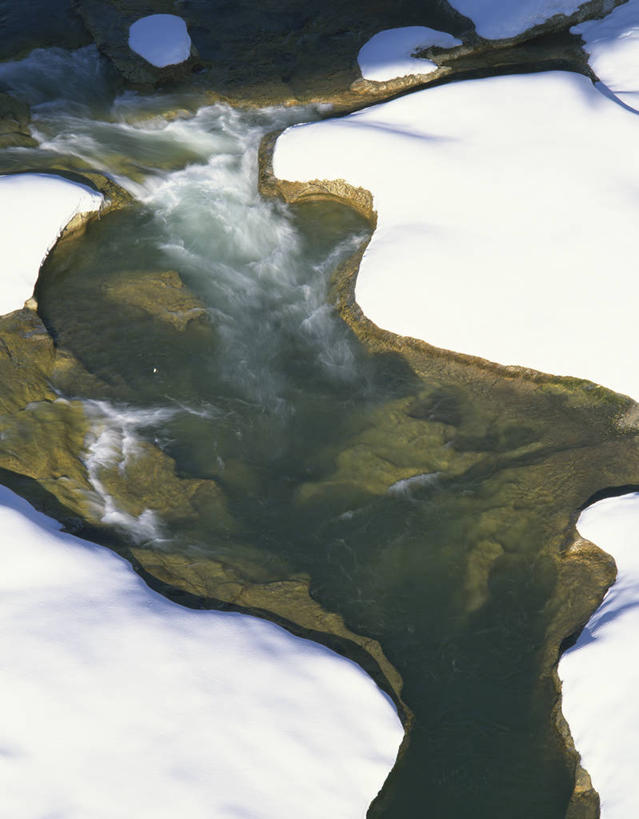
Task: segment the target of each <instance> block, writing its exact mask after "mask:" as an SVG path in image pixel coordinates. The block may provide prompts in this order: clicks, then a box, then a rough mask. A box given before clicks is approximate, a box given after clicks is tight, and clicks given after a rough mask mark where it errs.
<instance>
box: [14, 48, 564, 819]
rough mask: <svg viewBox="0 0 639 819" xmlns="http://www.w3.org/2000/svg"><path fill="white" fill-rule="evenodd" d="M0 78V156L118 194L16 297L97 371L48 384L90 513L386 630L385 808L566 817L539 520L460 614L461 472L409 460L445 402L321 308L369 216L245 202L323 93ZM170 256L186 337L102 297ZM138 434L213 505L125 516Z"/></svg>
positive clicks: (44, 63) (46, 74)
mask: <svg viewBox="0 0 639 819" xmlns="http://www.w3.org/2000/svg"><path fill="white" fill-rule="evenodd" d="M0 85H3V86H5V87H6V89H7V90H9V91H10V92H11V93H13V94H15V95H16V96H19V97H21V98H22V99H25V100H26V101H28V102H29V103H30V105H31V109H32V134H33V136H34V137H35V138H36V139H37V141H38V147H35V148H12V149H8V150H6V151H5V152H4V153H3V158H2V165H1V167H0V172H3V173H6V172H10V171H11V170H17V169H21V170H23V169H31V170H34V171H35V170H37V171H46V170H49V169H55V168H56V167H65V168H67V169H68V170H73V169H74V168H75V169H76V170H77V172H79V173H82V170H83V169H85V168H87V167H92V168H94V169H99V170H101V171H102V172H103V173H105V174H107V175H108V176H110V177H111V178H112V179H114V180H115V181H116V182H117V183H118V184H119V185H121V186H122V187H124V188H125V189H126V190H128V191H129V192H130V193H131V194H132V196H133V197H134V201H133V204H132V205H131V206H129V207H127V208H125V209H124V210H122V211H114V212H111V213H109V214H107V215H106V216H104V217H103V218H102V219H100V220H98V221H95V222H93V223H91V224H90V225H89V226H88V228H87V230H86V232H85V234H84V235H83V237H82V241H81V242H68V243H62V244H61V245H60V246H59V247H58V248H56V249H55V250H54V252H53V253H52V254H51V255H50V257H49V259H48V260H47V262H46V263H45V265H44V267H43V270H42V271H41V276H40V281H39V283H38V287H37V292H36V295H37V298H38V304H39V313H40V315H41V317H42V318H43V320H44V321H45V323H46V325H47V327H48V329H49V330H50V332H51V333H52V335H53V337H54V339H55V340H56V342H57V343H58V344H59V345H60V346H61V347H63V348H65V349H67V350H69V351H70V352H71V353H73V354H74V355H75V357H76V358H77V359H78V360H79V361H80V362H81V364H83V365H84V367H85V368H86V369H87V370H88V371H89V372H90V373H92V374H93V375H95V376H96V377H97V378H96V380H95V381H94V382H92V383H91V385H90V386H86V387H85V388H84V389H82V390H81V391H80V394H77V395H69V396H68V397H73V398H80V399H82V400H83V401H84V402H85V407H86V411H87V417H88V418H89V420H90V423H91V432H90V434H89V436H88V439H87V441H86V452H85V453H84V458H85V463H86V466H87V469H88V473H89V476H90V478H91V481H92V484H93V493H92V496H91V498H90V500H91V502H92V503H94V504H95V505H96V506H97V508H98V509H99V510H100V514H101V517H102V519H103V521H104V522H105V523H108V524H111V525H114V526H115V527H117V528H118V529H119V530H120V531H124V533H125V536H126V537H127V538H128V539H129V540H130V541H131V542H133V543H134V544H139V545H143V546H148V547H152V548H154V549H157V550H160V551H162V550H165V551H171V552H182V553H185V554H188V555H196V556H201V555H205V556H209V557H213V558H219V559H221V560H223V559H224V557H225V556H229V555H238V554H240V555H242V554H244V553H246V555H247V556H248V558H249V560H254V559H255V556H256V555H257V556H258V557H259V560H258V562H259V563H260V567H261V569H260V570H261V575H260V580H261V581H264V580H282V579H287V578H289V577H291V576H299V575H304V576H308V577H310V578H311V595H312V597H313V598H314V599H315V600H317V601H319V602H320V603H321V604H322V605H323V606H324V607H325V608H326V609H328V610H330V611H335V612H339V613H340V614H341V615H342V616H343V618H344V620H345V623H346V625H347V626H348V628H350V629H351V630H352V631H354V632H356V633H358V634H362V635H366V636H368V637H374V638H377V639H379V640H380V642H381V643H382V644H383V645H384V648H385V650H386V651H387V654H388V656H389V659H390V661H391V662H392V663H395V664H396V666H397V667H398V668H400V670H401V674H402V677H403V678H404V682H405V688H404V692H405V695H406V699H407V701H409V702H411V703H417V704H418V706H419V707H420V708H421V709H422V710H421V712H420V714H421V715H420V720H421V721H418V722H417V723H416V729H415V731H414V733H413V739H412V746H411V749H412V753H413V756H412V757H411V758H410V759H409V760H408V762H407V763H406V766H405V769H404V772H403V774H402V775H404V774H405V776H406V782H407V783H408V784H404V785H403V786H402V787H401V789H400V791H399V794H400V797H401V799H400V802H399V805H400V807H399V809H398V812H397V813H396V814H394V815H396V816H400V815H401V816H404V815H405V816H413V815H421V814H419V813H415V810H416V806H418V808H419V810H420V811H421V810H422V809H423V807H424V793H428V801H429V807H430V810H431V813H430V815H432V816H437V817H442V819H443V817H444V816H447V817H448V816H450V817H455V819H461V817H465V816H469V817H470V816H472V817H473V819H488V818H489V817H490V819H498V817H501V816H503V817H506V816H511V815H513V807H512V805H513V804H516V805H517V808H516V811H515V812H516V813H517V816H518V817H519V819H539V817H540V816H544V817H545V819H560V817H563V815H564V812H565V805H566V803H567V800H568V798H569V795H570V788H571V779H570V775H569V773H566V770H565V767H562V766H563V765H564V757H563V746H562V745H561V743H560V742H559V740H558V738H557V736H556V734H554V733H553V731H552V729H551V727H550V726H549V724H548V717H547V715H548V713H549V712H550V704H551V703H552V702H553V697H554V690H551V689H548V690H545V689H544V691H542V693H541V694H540V695H538V692H536V691H533V690H532V687H533V682H531V681H534V680H535V679H536V677H535V674H536V671H537V663H538V655H537V645H538V643H539V640H540V639H541V638H540V634H543V629H544V628H545V622H544V621H542V620H541V619H539V618H538V619H535V617H536V614H534V613H538V612H541V611H542V610H543V605H544V602H545V601H546V600H547V599H548V594H549V592H548V586H549V585H550V580H548V579H547V577H546V575H545V574H544V572H543V571H542V569H540V570H539V572H538V573H537V574H535V573H534V572H533V573H531V572H530V570H529V561H528V555H527V554H526V549H528V548H530V550H531V553H532V550H533V549H537V548H538V543H537V540H535V537H536V533H535V532H534V531H532V532H530V533H525V534H524V535H522V537H521V538H520V539H519V541H518V543H517V546H518V548H519V546H520V544H523V545H521V553H520V552H517V554H516V555H514V556H513V557H512V561H511V562H509V561H505V562H504V566H505V568H504V570H503V572H502V574H499V575H498V576H497V580H496V581H495V582H494V583H493V594H494V595H495V596H494V600H492V601H491V604H490V605H488V606H485V607H484V608H481V606H479V605H478V607H477V610H476V611H475V610H472V611H471V612H470V613H469V612H467V611H465V610H463V607H464V605H465V603H464V601H463V600H462V601H461V602H460V600H461V591H460V589H463V588H464V583H465V582H466V578H467V564H468V560H469V558H468V543H469V542H470V541H471V537H474V536H475V535H476V533H475V532H474V531H473V530H472V526H473V525H474V521H473V515H474V514H476V511H477V509H478V508H483V507H481V504H482V503H483V500H482V496H481V492H480V491H479V490H478V488H477V487H478V485H479V482H480V480H481V474H480V472H477V473H476V474H472V470H470V469H469V470H468V475H467V476H465V475H462V477H460V478H459V481H458V483H455V481H451V480H448V481H442V480H441V478H440V475H439V469H438V465H437V463H434V464H430V463H429V462H428V461H429V457H430V456H429V446H430V443H429V442H431V441H432V445H433V447H434V446H435V445H437V447H439V449H438V453H440V454H439V455H438V457H440V460H441V459H445V457H446V453H447V452H449V451H452V450H450V449H448V450H447V449H446V446H447V443H446V441H445V440H444V439H443V438H442V434H443V433H442V432H441V429H440V427H443V426H444V424H439V426H438V423H439V422H440V421H443V422H444V423H445V424H448V425H449V428H451V429H452V428H456V425H459V424H460V423H461V420H460V418H461V416H460V412H461V410H460V409H459V407H460V406H462V404H463V401H462V399H458V396H457V393H454V392H446V391H439V392H438V391H437V390H435V391H434V392H433V390H432V389H431V388H430V387H428V389H426V388H425V386H424V383H423V382H420V381H419V379H418V377H417V376H416V374H415V373H414V372H413V371H412V370H411V369H410V367H409V366H408V365H407V364H406V363H405V361H404V359H403V358H401V357H400V356H398V355H395V354H393V353H390V352H378V353H376V354H373V353H371V352H369V351H368V350H367V349H365V347H364V346H363V345H361V344H360V343H359V342H358V341H357V340H356V339H355V337H354V336H353V334H352V333H351V331H350V330H349V329H348V327H347V326H346V325H345V324H344V323H343V322H342V321H341V319H340V318H339V316H338V315H337V313H336V311H335V309H334V308H333V307H332V306H331V299H330V283H331V276H332V274H333V272H334V271H335V269H336V268H337V267H338V265H339V264H340V262H342V261H344V260H346V259H347V258H348V257H349V256H350V255H351V254H352V253H353V252H354V251H355V250H356V249H357V248H358V247H359V246H360V245H361V244H362V242H363V241H364V240H365V239H366V237H367V235H368V231H369V227H368V225H367V223H365V222H364V220H363V219H362V218H361V217H359V216H358V215H357V214H355V213H354V212H353V211H352V210H351V209H350V208H347V207H345V206H341V205H337V204H335V203H329V202H314V203H306V204H302V205H298V206H296V207H295V208H291V207H288V206H285V205H283V204H282V203H281V202H278V201H274V200H269V201H267V200H264V199H263V198H261V197H260V196H259V194H258V189H257V171H258V168H257V150H258V146H259V143H260V140H261V138H262V137H263V135H264V134H266V133H267V132H269V131H273V130H276V129H281V128H284V127H286V126H287V125H290V124H292V123H295V122H299V121H303V120H309V119H313V118H317V117H321V116H323V115H325V114H326V110H325V109H322V108H321V107H307V108H271V109H261V110H257V109H256V110H242V111H240V110H234V109H232V108H231V107H229V106H227V105H224V104H220V103H216V104H212V105H211V104H209V102H210V101H208V100H206V99H204V98H202V97H201V96H198V95H197V94H196V93H195V92H191V91H183V92H180V93H178V92H171V93H168V92H166V93H160V92H158V93H157V94H155V95H151V96H146V97H145V96H143V95H140V94H136V93H132V92H122V89H121V88H120V86H119V84H118V80H117V78H116V77H115V76H114V74H113V73H112V72H111V70H110V69H109V68H108V66H107V65H106V64H105V63H104V62H103V60H102V59H101V58H100V57H99V56H98V52H97V50H96V49H95V48H94V47H86V48H83V49H80V50H78V51H76V52H67V51H64V50H61V49H47V50H40V51H35V52H33V53H32V54H31V55H30V56H29V57H27V58H26V59H24V60H22V61H20V62H17V63H5V64H3V65H0ZM167 271H177V273H178V274H179V276H180V277H181V279H182V280H183V282H184V283H185V284H186V285H187V287H188V288H189V290H190V291H191V292H192V293H193V294H194V295H195V296H196V297H197V298H198V299H199V302H200V304H201V305H203V309H204V315H201V310H200V311H199V312H198V316H199V317H198V319H197V320H196V321H193V322H191V323H189V324H187V325H186V327H185V328H183V329H176V327H175V326H172V325H171V323H170V322H166V321H160V320H158V319H157V318H156V317H154V316H153V315H152V314H151V313H152V311H149V310H148V309H145V308H144V306H140V304H136V303H133V302H132V301H131V300H130V299H129V300H127V299H126V298H121V299H118V298H115V297H114V293H116V292H117V291H118V288H122V287H123V286H128V285H131V284H134V283H135V282H138V281H140V282H142V281H144V279H145V277H148V276H149V275H150V274H158V273H166V272H167ZM427 386H428V385H427ZM420 391H421V393H422V394H423V393H424V392H426V393H427V394H428V397H427V400H426V399H424V398H423V397H422V398H419V397H418V394H420ZM431 393H432V395H433V396H434V398H432V400H431V397H430V396H431ZM462 398H463V396H462ZM473 411H474V410H473ZM458 416H460V417H459V418H458ZM473 417H475V416H473ZM398 419H399V420H398ZM431 421H433V422H435V423H433V424H431V425H430V426H429V424H430V422H431ZM433 430H434V431H433ZM507 432H508V434H509V435H511V437H512V436H513V435H519V434H520V431H519V430H518V429H514V428H513V429H511V430H508V431H507ZM524 432H525V434H528V432H526V431H525V430H524ZM522 434H524V433H522ZM482 435H483V433H482ZM482 435H480V434H479V433H475V432H472V431H471V433H468V434H466V437H465V438H464V437H463V436H461V435H460V436H459V437H458V441H457V444H456V445H457V447H458V449H457V453H458V455H459V461H460V462H461V461H463V459H464V458H465V457H466V455H465V452H466V451H471V450H472V451H475V450H481V449H482V447H484V449H485V450H487V451H489V452H492V451H493V450H494V451H496V452H499V447H501V446H502V445H504V446H505V444H504V442H503V441H502V439H501V438H500V437H499V435H501V433H499V434H497V432H495V433H493V431H492V429H491V430H489V433H486V435H485V438H484V437H482ZM429 436H430V437H429ZM504 440H506V439H504ZM508 440H510V439H508ZM147 443H151V444H154V445H155V446H156V447H159V448H160V449H161V450H163V452H165V453H166V454H167V455H169V456H170V457H171V458H172V459H174V461H175V465H176V471H177V475H178V476H179V477H180V478H186V479H209V480H211V481H214V482H215V484H216V486H217V487H218V488H219V490H220V491H221V493H222V495H223V498H224V504H225V507H224V508H225V510H226V511H225V512H224V514H222V513H221V512H220V508H219V507H214V505H207V504H206V503H203V504H201V505H200V507H199V509H198V515H197V516H196V519H195V520H189V521H188V522H187V523H184V522H180V521H179V520H178V521H177V522H176V521H175V520H173V521H172V520H167V519H165V517H164V516H163V515H162V512H161V510H158V509H157V508H154V507H153V504H148V508H145V509H144V510H142V511H141V512H140V511H139V510H138V512H136V513H135V514H133V513H131V512H129V511H126V510H125V509H123V508H121V506H120V505H119V503H118V501H117V499H116V498H115V497H114V495H113V492H112V491H111V490H110V489H109V487H108V486H107V485H106V483H105V481H104V479H103V468H104V467H105V466H111V467H115V468H116V471H117V470H120V469H121V470H124V469H126V467H127V465H128V464H130V463H131V462H132V461H134V460H135V457H136V455H137V453H138V452H140V451H142V449H143V448H144V446H145V444H147ZM508 446H510V444H508ZM513 446H514V444H513ZM482 451H483V450H482ZM455 457H457V454H456V455H455ZM464 463H465V461H464ZM471 463H473V461H472V460H468V464H469V465H470V464H471ZM444 465H445V464H444ZM475 502H476V503H477V506H475V507H473V506H472V504H473V503H475ZM486 504H488V505H490V499H488V500H486ZM468 510H470V511H468ZM225 515H226V517H224V516H225ZM223 517H224V520H223V519H222V518H223ZM229 521H230V522H229ZM488 523H490V521H489V520H488ZM487 525H488V524H487ZM490 536H491V537H492V534H491V535H490ZM528 539H530V543H528ZM487 542H488V541H487ZM488 546H489V547H490V546H491V544H490V543H489V542H488ZM490 554H492V553H489V556H490ZM509 560H510V559H509ZM480 563H481V561H480ZM482 565H483V564H482ZM542 568H543V567H542ZM478 571H483V569H481V566H480V568H479V570H478ZM487 571H488V570H486V572H487ZM509 572H510V573H509ZM518 573H519V574H518ZM487 576H488V575H487V574H486V577H487ZM522 578H523V580H522ZM482 582H483V583H484V586H486V583H487V580H486V578H484V580H483V581H482ZM518 583H519V585H517V584H518ZM515 587H516V588H517V593H516V594H514V593H513V592H512V589H513V588H515ZM482 588H483V587H482ZM482 593H484V592H482ZM531 612H533V614H530V613H531ZM544 616H545V615H544ZM395 648H396V650H395ZM362 654H364V652H362ZM369 659H370V658H369ZM402 663H403V666H402V665H401V664H402ZM505 692H507V695H505ZM512 800H515V802H513V801H512ZM424 815H425V814H424Z"/></svg>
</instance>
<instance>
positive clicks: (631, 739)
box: [559, 493, 639, 819]
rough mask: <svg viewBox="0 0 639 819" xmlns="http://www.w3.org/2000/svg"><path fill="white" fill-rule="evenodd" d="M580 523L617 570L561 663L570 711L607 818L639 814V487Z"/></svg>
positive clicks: (597, 507) (590, 511)
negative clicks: (602, 597)
mask: <svg viewBox="0 0 639 819" xmlns="http://www.w3.org/2000/svg"><path fill="white" fill-rule="evenodd" d="M577 528H578V530H579V533H580V534H581V536H582V537H584V538H587V539H588V540H591V541H592V542H593V543H596V544H597V546H599V547H601V548H602V549H603V550H604V551H606V552H608V553H609V554H611V555H612V556H613V557H614V559H615V561H616V563H617V569H618V577H617V581H616V582H615V584H614V585H613V586H612V587H611V588H610V590H609V591H608V594H607V595H606V598H605V599H604V602H603V603H602V605H601V606H600V607H599V609H598V610H597V611H596V612H595V614H594V615H593V616H592V617H591V618H590V620H589V622H588V625H587V626H586V628H585V629H584V631H583V632H582V634H581V636H580V637H579V640H578V641H577V643H576V644H575V646H574V647H573V648H571V649H570V650H569V651H567V652H566V653H565V654H564V655H563V657H562V658H561V661H560V663H559V676H560V678H561V680H562V683H563V703H562V708H563V712H564V716H565V717H566V719H567V720H568V724H569V725H570V730H571V732H572V735H573V738H574V740H575V745H576V747H577V750H578V751H579V753H580V754H581V755H582V764H583V765H584V767H585V768H586V770H587V771H588V772H589V773H590V775H591V777H592V781H593V785H594V787H595V788H596V789H597V790H598V791H599V795H600V797H601V819H628V817H630V816H638V815H639V780H638V779H637V748H636V741H637V736H639V703H638V702H637V685H638V684H639V646H638V644H637V634H638V633H639V494H636V493H635V494H631V495H624V496H622V497H617V498H608V499H606V500H602V501H599V502H598V503H595V504H593V505H592V506H590V507H588V509H586V510H585V511H584V512H582V514H581V516H580V518H579V522H578V523H577Z"/></svg>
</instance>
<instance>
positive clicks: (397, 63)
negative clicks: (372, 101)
mask: <svg viewBox="0 0 639 819" xmlns="http://www.w3.org/2000/svg"><path fill="white" fill-rule="evenodd" d="M456 45H461V40H458V39H457V37H453V35H452V34H448V33H447V32H445V31H437V30H436V29H434V28H428V27H427V26H406V27H405V28H391V29H387V30H386V31H380V32H379V33H378V34H375V35H374V36H373V37H371V38H370V40H369V41H368V42H367V43H365V44H364V45H363V46H362V48H361V49H360V51H359V54H358V55H357V62H358V63H359V68H360V71H361V72H362V77H364V79H365V80H373V81H374V82H385V81H386V80H394V79H395V78H396V77H407V76H409V75H410V74H430V73H431V72H432V71H435V70H436V69H437V64H436V63H434V62H433V61H432V60H427V59H421V58H419V59H418V58H417V57H413V53H414V52H415V51H417V50H418V49H420V48H430V47H431V46H440V47H441V48H452V47H453V46H456Z"/></svg>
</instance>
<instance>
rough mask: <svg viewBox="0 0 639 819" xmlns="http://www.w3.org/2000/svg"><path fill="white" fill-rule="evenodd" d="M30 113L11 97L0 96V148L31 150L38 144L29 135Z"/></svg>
mask: <svg viewBox="0 0 639 819" xmlns="http://www.w3.org/2000/svg"><path fill="white" fill-rule="evenodd" d="M30 121H31V112H30V110H29V106H28V105H27V104H26V103H24V102H21V101H20V100H17V99H16V98H15V97H12V96H11V95H10V94H0V148H17V147H20V148H32V147H34V146H35V145H37V144H38V143H37V142H36V140H35V139H33V137H32V136H31V134H30V133H29V122H30Z"/></svg>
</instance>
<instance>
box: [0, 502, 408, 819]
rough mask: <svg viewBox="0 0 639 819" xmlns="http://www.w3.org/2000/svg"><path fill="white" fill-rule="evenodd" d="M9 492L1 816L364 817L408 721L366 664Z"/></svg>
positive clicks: (0, 630)
mask: <svg viewBox="0 0 639 819" xmlns="http://www.w3.org/2000/svg"><path fill="white" fill-rule="evenodd" d="M0 504H1V505H0V532H1V533H2V534H1V535H0V549H1V550H2V553H3V554H2V572H0V641H1V642H2V660H3V662H2V663H1V664H0V690H1V691H2V728H1V729H0V791H1V792H2V814H3V816H10V817H11V819H37V817H43V816H48V817H53V816H55V817H57V819H81V817H91V819H129V818H130V817H131V816H153V817H157V819H173V817H175V816H188V817H190V819H210V817H212V816H215V817H220V819H230V818H231V817H257V816H259V819H282V817H284V816H291V817H293V816H300V817H301V816H303V817H304V818H305V819H325V817H327V816H333V817H341V818H342V819H352V818H354V817H362V818H363V817H364V816H365V813H366V809H367V806H368V804H369V802H370V801H371V800H372V799H373V798H374V796H375V795H376V793H377V791H378V789H379V788H380V787H381V785H382V782H383V780H384V778H385V776H386V775H387V773H388V771H389V769H390V767H391V766H392V765H393V763H394V759H395V756H396V753H397V749H398V745H399V743H400V741H401V738H402V729H401V726H400V723H399V720H398V717H397V714H396V712H395V709H394V708H393V706H392V705H391V704H390V702H389V701H388V699H387V698H386V697H385V696H384V695H383V694H382V693H381V692H380V691H379V689H378V688H377V687H376V686H375V684H374V683H373V682H372V680H371V679H370V678H369V677H368V676H367V675H366V674H365V673H364V672H363V671H362V670H361V669H360V668H359V667H358V666H356V665H354V664H353V663H350V662H349V661H347V660H345V659H343V658H341V657H339V656H337V655H335V654H334V653H332V652H331V651H329V650H328V649H325V648H323V647H321V646H319V645H316V644H315V643H311V642H309V641H306V640H302V639H298V638H296V637H293V636H291V635H290V634H288V633H287V632H285V631H284V630H282V629H280V628H279V627H277V626H275V625H273V624H271V623H267V622H266V621H263V620H259V619H256V618H253V617H248V616H243V615H239V614H232V613H220V612H208V611H193V610H189V609H185V608H182V607H181V606H178V605H176V604H174V603H171V602H170V601H168V600H166V599H165V598H163V597H161V596H160V595H158V594H156V593H155V592H153V591H151V590H150V589H149V588H148V587H147V586H146V585H145V584H144V583H143V582H142V580H141V579H140V578H139V577H138V576H137V575H136V574H135V573H134V572H133V571H132V569H131V568H130V566H129V564H128V563H126V562H125V561H123V560H122V559H120V558H119V557H117V556H116V555H115V554H113V553H112V552H110V551H109V550H107V549H104V548H102V547H99V546H96V545H94V544H91V543H88V542H85V541H82V540H79V539H78V538H75V537H73V536H71V535H68V534H64V533H62V532H61V531H59V527H58V525H57V524H56V523H55V522H54V521H52V520H51V519H50V518H46V517H45V516H43V515H41V514H39V513H36V512H35V510H34V509H33V508H32V507H30V506H29V504H27V503H26V502H25V501H23V500H21V499H20V498H18V497H17V496H16V495H14V494H13V493H12V492H10V491H9V490H8V489H6V488H3V487H2V488H0Z"/></svg>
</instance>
